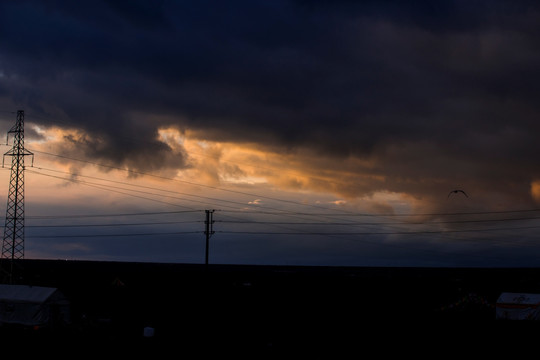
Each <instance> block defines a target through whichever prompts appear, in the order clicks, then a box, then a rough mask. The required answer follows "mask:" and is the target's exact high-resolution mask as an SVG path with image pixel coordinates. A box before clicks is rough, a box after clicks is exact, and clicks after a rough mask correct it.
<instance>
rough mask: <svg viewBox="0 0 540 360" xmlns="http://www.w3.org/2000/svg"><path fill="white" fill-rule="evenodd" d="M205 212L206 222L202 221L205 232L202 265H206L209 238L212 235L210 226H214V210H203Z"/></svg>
mask: <svg viewBox="0 0 540 360" xmlns="http://www.w3.org/2000/svg"><path fill="white" fill-rule="evenodd" d="M205 211H206V220H205V221H204V224H205V230H204V234H205V235H206V254H205V257H204V259H205V260H204V263H205V264H206V265H208V247H209V245H210V241H209V240H210V237H211V236H212V234H214V230H213V227H212V224H214V210H205Z"/></svg>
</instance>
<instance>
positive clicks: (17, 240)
mask: <svg viewBox="0 0 540 360" xmlns="http://www.w3.org/2000/svg"><path fill="white" fill-rule="evenodd" d="M9 134H14V137H13V147H12V149H11V150H9V151H7V152H6V153H5V154H4V158H5V156H6V155H7V156H11V176H10V179H9V192H8V198H7V207H6V222H5V226H4V239H3V242H2V254H1V256H0V261H2V262H4V260H5V259H8V260H9V267H8V268H6V267H5V266H4V264H2V266H1V268H2V270H3V272H4V274H3V275H7V278H8V281H9V283H12V282H13V262H14V260H16V259H22V258H24V157H25V156H27V155H32V161H33V156H34V154H33V153H31V152H30V151H28V150H26V149H25V148H24V111H23V110H18V111H17V121H16V123H15V125H14V126H13V127H12V128H11V130H9V132H8V134H7V140H9ZM4 158H3V159H2V167H3V166H4Z"/></svg>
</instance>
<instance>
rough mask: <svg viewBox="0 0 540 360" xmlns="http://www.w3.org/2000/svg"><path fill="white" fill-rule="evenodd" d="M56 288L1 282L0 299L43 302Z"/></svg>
mask: <svg viewBox="0 0 540 360" xmlns="http://www.w3.org/2000/svg"><path fill="white" fill-rule="evenodd" d="M56 290H57V289H56V288H51V287H42V286H29V285H7V284H0V301H16V302H31V303H42V302H44V301H46V300H47V299H48V298H49V297H50V296H51V295H52V294H53V293H54V292H55V291H56Z"/></svg>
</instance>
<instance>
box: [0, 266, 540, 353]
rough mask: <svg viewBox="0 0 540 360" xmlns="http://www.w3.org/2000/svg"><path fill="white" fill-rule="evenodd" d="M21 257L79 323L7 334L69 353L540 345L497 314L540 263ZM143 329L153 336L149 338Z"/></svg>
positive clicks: (24, 269)
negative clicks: (489, 265)
mask: <svg viewBox="0 0 540 360" xmlns="http://www.w3.org/2000/svg"><path fill="white" fill-rule="evenodd" d="M18 265H19V266H17V268H18V269H20V271H21V272H20V276H17V279H16V281H14V283H22V284H27V285H35V286H49V287H56V288H58V289H59V290H60V291H61V292H62V293H63V294H64V295H65V296H66V297H67V299H68V300H69V302H70V309H71V323H70V324H67V325H65V326H63V327H56V328H52V329H40V330H34V329H12V328H6V327H4V328H3V329H1V330H0V336H1V339H3V340H4V343H12V344H15V343H19V342H20V343H23V344H28V345H29V348H30V349H40V351H50V352H53V353H58V352H61V351H64V353H65V354H66V355H67V353H66V352H67V351H68V350H67V349H68V348H70V347H71V348H73V347H75V348H76V349H78V350H77V351H79V352H80V351H83V352H86V353H88V354H90V353H93V352H95V353H97V354H100V353H102V352H103V351H105V349H106V351H107V353H109V354H110V353H111V352H112V351H115V352H118V353H127V352H132V353H134V354H136V355H155V354H156V353H157V352H163V353H167V354H170V351H174V352H175V354H184V355H185V354H191V356H188V357H189V358H207V357H209V356H210V355H212V354H229V355H247V356H249V357H250V358H255V359H258V358H278V357H279V358H283V357H289V356H290V355H292V354H298V355H301V357H302V358H306V357H307V355H315V357H316V358H343V357H353V356H354V357H355V358H356V357H360V356H363V355H366V354H377V357H381V356H390V355H396V354H400V355H413V356H418V355H421V356H425V355H427V356H430V355H435V354H436V356H434V357H441V356H444V357H449V356H464V355H467V357H468V356H469V355H470V356H474V355H482V356H486V355H497V356H500V355H505V354H509V355H512V356H515V355H518V354H521V355H523V354H529V353H530V352H531V351H536V347H537V344H538V343H539V341H538V339H539V338H540V336H539V335H540V325H539V324H538V322H537V321H524V320H520V321H508V320H497V319H496V315H495V304H496V301H497V298H498V297H499V295H500V294H501V293H502V292H519V293H540V268H532V269H531V268H518V269H500V268H493V269H483V268H472V269H470V268H370V267H353V268H350V267H293V266H291V267H289V266H247V265H210V266H208V267H206V266H205V265H197V264H156V263H124V262H92V261H62V260H27V259H25V260H19V264H18ZM145 327H151V328H153V329H154V336H152V337H147V336H143V334H144V328H145ZM323 354H332V355H331V356H330V355H329V356H323ZM338 354H340V355H344V356H337V355H338ZM194 355H196V356H194ZM345 355H346V356H345ZM430 357H431V356H430Z"/></svg>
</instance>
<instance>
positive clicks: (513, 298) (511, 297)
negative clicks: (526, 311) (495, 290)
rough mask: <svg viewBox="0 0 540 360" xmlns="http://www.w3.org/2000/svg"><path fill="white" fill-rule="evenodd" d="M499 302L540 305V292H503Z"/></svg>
mask: <svg viewBox="0 0 540 360" xmlns="http://www.w3.org/2000/svg"><path fill="white" fill-rule="evenodd" d="M497 303H498V304H520V305H540V294H528V293H502V294H501V295H500V296H499V299H498V300H497Z"/></svg>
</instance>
